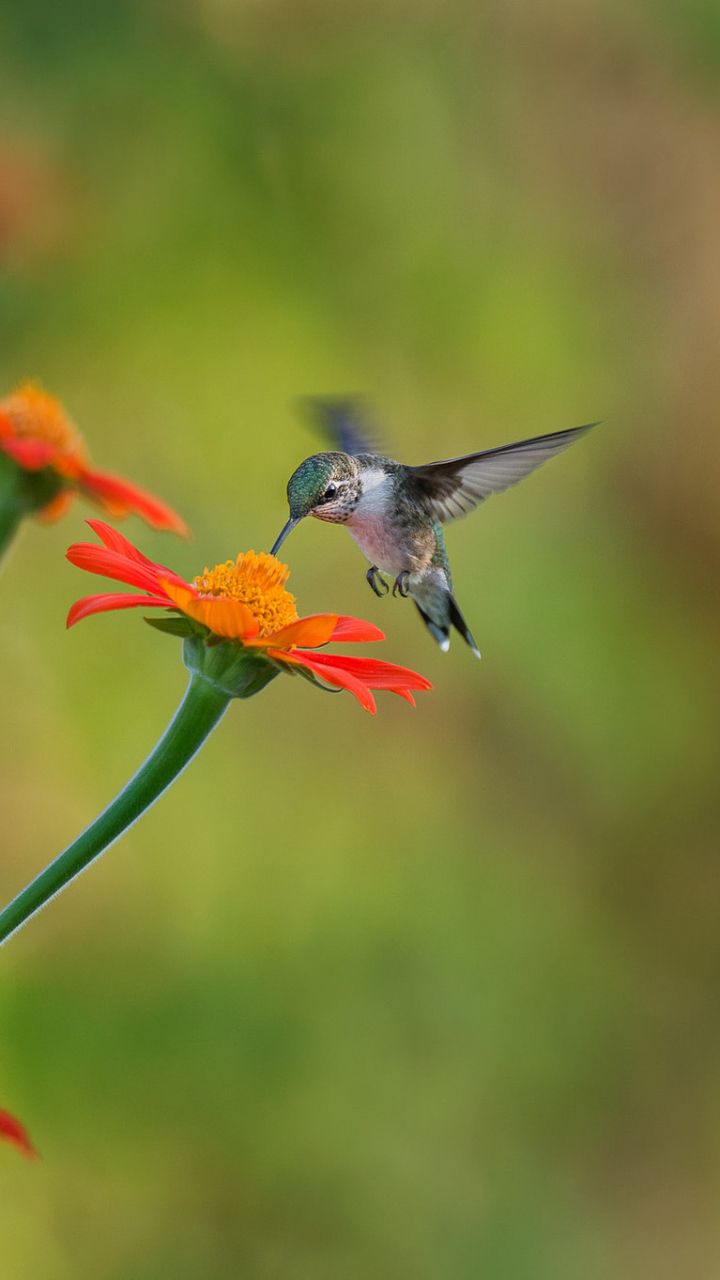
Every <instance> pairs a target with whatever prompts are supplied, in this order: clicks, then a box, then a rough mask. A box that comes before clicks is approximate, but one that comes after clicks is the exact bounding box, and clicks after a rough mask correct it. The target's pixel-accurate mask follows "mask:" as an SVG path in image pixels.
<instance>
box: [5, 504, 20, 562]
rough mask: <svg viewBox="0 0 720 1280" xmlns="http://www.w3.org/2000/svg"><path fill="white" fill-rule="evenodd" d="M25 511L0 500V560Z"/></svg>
mask: <svg viewBox="0 0 720 1280" xmlns="http://www.w3.org/2000/svg"><path fill="white" fill-rule="evenodd" d="M24 514H25V512H24V511H23V510H22V508H21V507H16V506H13V505H11V504H10V503H2V502H0V560H2V558H3V556H4V554H5V551H6V549H7V547H8V546H9V545H10V543H11V542H12V540H13V538H14V537H15V534H16V532H17V528H18V525H19V524H20V521H21V520H22V518H23V516H24Z"/></svg>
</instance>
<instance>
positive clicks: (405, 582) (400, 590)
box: [393, 569, 410, 598]
mask: <svg viewBox="0 0 720 1280" xmlns="http://www.w3.org/2000/svg"><path fill="white" fill-rule="evenodd" d="M409 583H410V574H409V572H408V570H407V569H403V571H402V573H399V574H398V576H397V578H396V579H395V582H394V584H393V595H394V596H403V598H404V597H405V596H406V595H407V594H408V591H409V590H410V587H409Z"/></svg>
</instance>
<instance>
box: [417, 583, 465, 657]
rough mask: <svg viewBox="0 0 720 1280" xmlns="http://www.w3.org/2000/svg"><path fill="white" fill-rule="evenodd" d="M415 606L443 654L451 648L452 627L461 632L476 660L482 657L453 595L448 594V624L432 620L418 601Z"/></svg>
mask: <svg viewBox="0 0 720 1280" xmlns="http://www.w3.org/2000/svg"><path fill="white" fill-rule="evenodd" d="M414 604H415V608H416V609H417V611H418V613H419V614H420V617H421V618H422V620H423V622H424V623H425V626H426V627H427V629H428V631H429V632H430V635H431V636H432V638H433V640H435V641H436V642H437V643H438V644H439V645H440V648H441V649H442V651H443V653H447V651H448V649H449V648H450V627H451V626H453V627H454V628H455V630H456V631H459V633H460V635H461V636H462V638H463V640H464V641H465V643H466V644H467V645H469V647H470V648H471V649H472V651H473V653H474V654H475V657H476V658H479V657H480V650H479V649H478V647H477V645H476V643H475V640H474V639H473V635H472V632H471V630H470V628H469V626H468V624H467V622H466V621H465V619H464V618H463V616H462V614H461V612H460V609H459V607H458V602H457V600H456V599H455V597H454V596H453V595H451V594H450V593H448V595H447V605H448V616H447V622H438V621H437V619H435V618H431V617H430V615H429V614H428V613H426V612H425V610H424V609H423V607H422V605H421V604H418V602H417V600H415V601H414Z"/></svg>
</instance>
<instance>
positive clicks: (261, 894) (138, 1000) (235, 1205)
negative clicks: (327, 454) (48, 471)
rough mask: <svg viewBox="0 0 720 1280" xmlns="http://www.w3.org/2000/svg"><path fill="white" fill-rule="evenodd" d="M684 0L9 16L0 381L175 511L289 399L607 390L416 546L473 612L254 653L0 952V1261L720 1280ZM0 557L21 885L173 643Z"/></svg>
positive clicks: (711, 607) (712, 78) (135, 757)
mask: <svg viewBox="0 0 720 1280" xmlns="http://www.w3.org/2000/svg"><path fill="white" fill-rule="evenodd" d="M717 13H718V10H717V7H716V5H715V3H714V0H693V2H692V3H690V4H686V5H683V6H678V5H671V4H670V3H668V2H667V0H663V2H662V3H659V2H657V0H656V2H655V3H650V0H644V2H641V3H638V4H637V5H635V6H632V7H631V8H628V6H626V5H621V4H619V3H617V2H616V0H581V2H579V3H578V0H573V3H572V4H571V3H569V2H568V0H535V2H534V0H513V2H508V3H500V2H499V0H491V2H490V3H488V4H483V5H478V4H473V3H466V4H463V3H462V2H459V0H458V2H454V0H453V2H448V0H413V2H412V3H409V2H408V3H406V2H404V0H397V2H396V3H394V4H387V3H383V4H380V3H377V0H363V2H362V3H360V2H356V0H347V2H346V3H343V4H337V3H334V2H333V0H303V2H300V0H296V3H289V2H286V3H283V2H282V0H264V2H262V3H261V0H245V2H244V3H240V2H237V3H235V2H233V0H146V2H145V3H140V2H137V3H127V2H123V3H121V2H119V0H118V2H116V3H113V4H106V5H97V4H92V3H90V2H89V0H64V3H62V4H57V3H52V0H24V3H22V4H20V3H15V4H12V3H11V4H9V5H5V6H3V7H2V10H1V11H0V114H1V116H2V121H3V124H2V140H1V142H0V260H1V269H0V270H1V273H0V375H1V377H0V382H1V387H0V393H2V394H5V393H6V392H7V391H8V390H9V389H10V388H11V387H12V386H13V385H14V384H15V383H16V382H18V381H20V380H21V379H24V378H27V377H35V378H37V379H39V380H41V381H42V382H43V383H44V385H45V386H46V387H47V389H48V390H50V391H53V392H54V393H56V394H57V395H59V396H60V397H61V398H62V399H63V401H64V403H65V405H66V406H67V409H68V411H69V412H70V413H71V414H72V415H73V416H74V418H75V419H76V421H77V423H78V425H79V426H80V428H81V429H82V430H83V432H84V433H85V435H86V438H87V440H88V442H89V445H90V447H91V451H92V455H93V459H94V461H95V462H96V463H97V465H99V466H102V467H104V468H106V469H112V470H115V471H118V472H120V473H121V474H125V475H127V476H128V477H131V478H133V479H134V480H136V481H137V482H138V483H140V484H143V485H145V486H146V487H148V488H151V489H154V490H156V491H157V492H158V493H160V494H161V495H162V496H163V497H165V498H166V499H167V500H168V501H170V502H172V503H173V504H175V505H176V506H177V507H178V508H179V510H180V511H181V512H182V513H183V514H184V515H185V516H186V517H187V518H188V520H189V521H190V523H191V525H192V527H193V530H194V535H195V536H194V542H193V543H189V544H181V543H179V542H177V541H175V540H173V539H172V538H170V537H169V536H167V535H166V536H163V535H157V534H152V533H150V532H149V531H148V530H147V529H146V528H145V527H144V526H142V525H141V524H140V522H138V521H135V520H130V521H128V522H127V523H126V524H125V526H124V528H125V531H126V532H127V533H128V534H129V535H130V536H131V537H132V538H134V539H136V540H137V541H138V542H139V544H140V545H141V546H142V548H143V549H144V550H145V551H146V552H148V553H149V554H154V555H156V556H157V557H158V558H160V559H163V560H168V561H170V563H171V564H172V565H173V566H174V567H175V568H176V569H177V570H178V571H180V572H183V573H185V574H188V575H190V574H193V573H194V572H196V571H198V570H199V569H201V568H202V567H203V565H204V564H205V563H206V562H210V563H213V562H214V561H215V560H220V559H225V558H226V557H228V556H230V555H234V554H235V552H236V551H238V550H240V549H245V548H247V547H249V546H253V547H256V548H262V547H267V546H268V545H269V544H270V542H271V541H272V539H273V538H274V536H275V534H276V533H277V531H278V530H279V528H280V525H281V523H282V521H283V520H284V518H285V502H284V486H285V482H286V479H287V476H288V474H289V472H290V471H291V470H292V469H293V467H294V466H295V465H296V464H297V463H298V462H299V461H300V459H301V458H302V457H304V456H305V455H306V454H307V453H309V452H312V451H313V449H314V448H315V447H316V444H315V441H314V439H313V437H312V435H311V434H310V433H309V432H308V430H307V429H306V427H305V426H304V425H303V424H302V423H301V422H300V421H299V419H298V417H297V415H296V413H295V411H294V408H293V401H294V398H295V397H296V396H298V395H300V394H303V393H320V392H325V393H342V392H346V391H362V392H364V393H365V394H366V395H367V396H368V397H369V398H370V399H371V401H372V403H373V405H374V406H375V410H376V415H377V419H378V422H379V424H380V431H381V435H382V437H383V438H384V441H385V442H386V444H387V446H388V448H389V449H390V451H393V452H395V453H396V455H397V456H399V457H401V458H402V459H403V460H406V461H409V462H422V461H428V460H430V459H433V458H437V457H443V456H450V455H453V454H457V453H461V452H466V451H469V450H472V449H478V448H483V447H487V446H490V445H493V444H497V443H501V442H504V441H507V440H511V439H514V438H520V437H522V436H527V435H532V434H535V433H540V432H545V431H551V430H557V429H560V428H562V427H567V426H573V425H576V424H578V423H580V422H585V421H588V420H590V419H594V418H602V419H604V421H605V425H604V426H603V427H602V428H601V429H599V430H598V431H597V432H595V433H593V435H592V436H591V437H589V438H588V439H586V440H584V441H583V442H582V444H580V445H578V447H577V448H576V449H573V450H572V451H571V452H570V453H568V454H566V455H564V456H563V458H561V459H560V460H558V461H557V462H555V463H553V464H552V465H551V466H549V467H547V468H545V469H544V470H543V471H542V472H541V473H539V474H538V475H537V476H536V477H533V478H531V479H529V480H528V481H527V482H526V483H525V484H524V485H523V486H522V487H521V488H519V489H516V490H513V491H511V492H510V493H509V494H507V495H506V496H504V497H502V498H498V499H496V500H495V501H493V502H491V503H489V504H488V506H487V507H486V508H484V509H483V510H481V511H480V512H479V513H478V514H477V515H475V516H473V517H471V518H470V519H468V520H466V521H464V522H461V523H459V524H458V525H457V526H454V527H453V528H451V530H450V532H449V537H448V541H449V546H450V551H451V556H452V560H453V564H454V569H455V575H456V586H457V593H458V597H459V599H460V602H461V605H462V606H463V608H464V610H465V612H466V614H467V617H468V620H469V622H470V625H471V626H472V629H473V631H474V632H475V634H476V636H477V638H478V642H479V644H480V648H481V649H482V651H483V662H482V663H481V664H478V663H476V662H475V660H474V659H473V658H472V656H471V655H470V653H469V651H468V650H467V649H465V647H464V646H463V645H462V644H461V643H460V642H456V643H455V644H454V646H453V649H452V652H451V653H450V655H449V657H445V656H443V655H442V654H440V653H439V651H437V650H436V648H435V647H434V646H433V644H432V642H431V641H430V639H429V637H428V636H427V635H426V634H425V632H424V631H423V629H422V628H421V627H420V625H419V624H418V622H417V619H416V617H415V613H414V610H412V609H411V607H410V606H409V604H408V605H403V604H402V603H399V602H393V601H392V600H387V601H384V602H380V601H376V600H375V599H374V597H373V596H371V594H370V592H369V591H368V589H367V586H366V584H365V581H364V567H365V566H364V563H363V561H362V558H361V557H360V555H359V553H358V551H357V549H356V548H355V547H354V545H353V544H352V542H351V540H350V539H349V538H348V536H347V535H346V533H345V532H344V531H341V530H336V529H332V528H327V527H323V526H321V525H319V524H318V523H316V522H310V521H308V522H307V524H306V525H305V526H303V527H302V528H301V529H300V530H299V531H298V532H297V533H296V534H294V536H293V539H292V541H291V542H290V543H289V544H288V547H287V551H288V556H289V558H290V563H291V566H292V573H293V576H292V580H291V585H292V587H293V589H294V590H295V592H296V594H297V596H298V600H299V605H300V608H301V611H302V612H312V611H315V610H324V609H328V608H331V609H334V610H341V611H345V612H348V613H354V614H357V615H359V616H361V617H366V618H370V619H373V620H374V621H376V622H378V623H379V624H380V625H382V626H383V628H384V629H385V630H386V631H387V634H388V640H387V643H386V645H385V646H384V654H383V656H386V657H388V658H390V659H395V660H396V661H401V662H405V663H406V664H408V665H410V666H414V667H416V668H417V669H419V670H421V671H422V672H424V673H425V674H426V675H428V676H429V677H430V678H431V679H432V680H433V682H434V685H435V690H434V692H433V693H432V694H429V695H427V696H423V697H422V698H421V700H420V704H419V707H418V710H417V711H415V712H412V711H411V710H410V709H409V708H408V707H407V706H405V705H404V704H403V703H401V702H400V701H399V700H396V699H392V698H388V697H385V698H384V699H381V706H380V713H379V715H378V717H377V719H376V720H371V719H370V717H367V716H365V715H364V714H363V712H362V711H361V710H360V709H359V708H358V707H357V705H356V704H355V703H354V702H353V701H352V699H350V698H349V697H342V698H337V699H333V698H324V697H321V696H320V695H318V694H316V693H315V692H314V691H313V690H312V689H310V688H309V687H308V686H307V685H305V684H304V683H301V682H300V681H290V680H285V679H282V680H278V681H276V682H275V683H274V684H273V685H272V687H271V688H270V689H269V690H268V691H267V692H266V693H265V694H264V695H263V696H262V697H260V698H257V699H256V700H254V701H252V702H249V703H247V704H245V705H236V706H235V707H233V708H232V710H231V713H230V714H229V715H228V717H227V718H226V720H225V721H224V722H223V724H222V726H221V727H220V729H219V731H218V732H217V734H216V735H215V736H214V737H213V738H212V740H211V741H210V743H209V744H208V746H207V747H206V749H205V750H204V751H203V753H202V755H201V756H200V757H199V759H198V760H197V761H196V762H195V763H194V765H193V766H192V769H191V770H190V772H189V773H188V774H187V775H185V776H184V777H183V778H182V779H181V781H180V782H179V783H178V785H177V786H176V787H175V788H174V789H173V790H172V792H171V793H170V794H169V795H167V796H166V797H165V798H164V799H163V800H162V801H161V803H160V804H159V805H158V806H157V807H156V808H155V809H154V810H153V811H152V813H151V814H149V815H148V816H147V817H145V818H144V819H143V821H142V822H141V823H140V824H139V825H138V826H137V827H136V828H135V829H134V830H133V831H132V832H131V833H130V834H129V835H128V836H127V837H126V838H125V839H124V840H123V841H122V843H121V844H120V845H118V846H117V847H115V848H114V849H113V850H112V852H111V853H110V854H109V855H108V856H107V857H106V858H105V859H104V860H103V861H102V862H101V863H99V864H98V865H97V866H96V867H94V868H93V869H92V871H91V872H89V873H88V874H87V875H86V876H85V877H84V878H83V879H82V880H81V881H80V882H79V883H78V884H76V885H75V886H74V887H73V888H72V890H71V891H69V892H67V893H66V895H65V896H64V897H63V898H62V899H61V900H60V901H58V902H56V903H54V904H52V906H51V907H50V908H49V909H48V910H47V911H46V912H45V913H44V914H43V915H42V916H41V917H39V918H38V919H37V920H35V921H34V922H33V924H32V925H31V926H30V927H28V928H27V930H26V931H25V932H23V933H22V934H21V935H20V936H18V938H17V939H15V940H14V941H13V943H12V944H11V945H10V946H9V947H8V948H7V949H6V950H3V952H2V965H1V967H0V1025H1V1028H2V1031H1V1040H0V1104H1V1105H3V1106H6V1107H9V1108H11V1109H12V1110H13V1111H15V1112H17V1113H18V1114H19V1115H21V1116H22V1117H23V1119H24V1120H25V1121H26V1122H27V1124H28V1125H29V1127H30V1129H31V1132H32V1134H33V1137H34V1138H35V1140H36V1142H37V1144H38V1146H39V1147H40V1148H41V1150H42V1153H43V1157H44V1159H43V1162H42V1164H40V1165H36V1166H34V1165H29V1164H28V1165H26V1164H24V1163H23V1162H22V1161H20V1160H18V1158H17V1157H16V1156H15V1154H14V1153H13V1152H12V1151H11V1150H10V1149H9V1148H7V1147H6V1148H0V1187H1V1191H0V1237H1V1238H2V1241H3V1245H2V1256H3V1263H2V1270H3V1275H6V1276H8V1277H12V1280H71V1278H72V1280H85V1277H88V1278H89V1277H92V1278H93V1280H125V1278H126V1277H132V1278H133V1280H158V1278H160V1277H162V1278H163V1280H164V1277H168V1276H172V1277H173V1278H174V1280H199V1278H200V1277H205V1276H214V1277H225V1276H228V1277H236V1276H242V1277H249V1278H251V1280H255V1278H256V1277H257V1278H258V1280H265V1278H271V1280H310V1278H312V1280H337V1278H340V1277H341V1278H342V1280H366V1277H370V1276H372V1277H377V1278H378V1280H405V1278H406V1277H407V1278H412V1280H440V1278H443V1280H444V1278H446V1277H447V1278H448V1280H475V1278H476V1277H479V1276H483V1277H485V1276H487V1277H492V1278H494V1277H499V1278H502V1280H576V1278H577V1277H580V1276H582V1277H583V1280H585V1278H587V1277H613V1280H630V1278H631V1277H632V1280H636V1278H637V1277H641V1276H642V1277H645V1276H647V1277H653V1280H657V1278H658V1277H661V1278H662V1277H673V1280H675V1278H676V1277H677V1276H678V1275H681V1276H683V1277H684V1280H688V1278H690V1280H694V1278H695V1277H697V1280H707V1277H709V1276H711V1275H716V1274H720V1229H719V1225H718V1224H719V1222H720V1219H719V1218H718V1213H717V1205H718V1195H719V1194H720V1159H719V1158H718V1156H719V1152H718V1146H719V1137H720V1088H719V1085H718V1080H719V1078H720V980H719V977H718V975H719V973H720V932H719V930H718V916H719V914H720V877H719V875H718V847H717V831H718V818H719V817H720V813H719V811H718V763H719V760H718V718H719V711H720V707H719V705H718V704H719V701H720V699H719V693H720V677H719V675H718V661H717V639H718V620H719V616H718V615H719V606H718V596H717V586H716V583H717V571H718V561H719V558H720V515H719V507H718V500H717V466H718V454H719V452H720V446H719V444H718V440H719V438H720V437H719V436H718V429H717V406H718V402H719V398H720V386H719V385H718V368H719V365H718V344H719V342H720V248H719V241H718V226H719V225H720V179H719V177H718V172H719V171H718V154H720V92H719V91H718V70H719V68H720V24H719V23H718V17H717ZM83 514H90V509H89V508H87V509H86V510H85V511H83V510H82V509H81V506H80V505H78V506H77V507H76V508H75V510H74V511H73V513H72V514H71V516H70V517H69V518H67V519H65V520H64V521H63V522H62V523H61V524H58V525H55V526H53V527H50V528H43V527H41V526H39V525H37V524H28V525H27V526H26V527H25V528H24V530H23V532H22V535H21V537H20V538H19V540H18V542H17V544H16V545H15V546H14V548H13V549H12V551H11V554H10V556H9V557H8V560H7V562H6V563H5V564H4V566H3V582H2V585H3V599H4V608H3V609H2V611H1V613H2V620H1V621H0V656H1V660H2V695H1V696H2V707H3V719H4V732H3V734H2V743H1V745H0V752H1V756H2V759H1V763H0V788H1V793H2V794H1V798H2V814H3V819H2V827H3V832H4V836H3V855H2V859H1V860H0V892H1V894H2V898H3V900H5V899H7V898H8V897H10V896H11V895H12V894H13V893H14V892H15V891H16V890H17V889H18V888H20V886H21V885H22V884H23V883H24V882H25V881H26V880H27V879H28V878H30V876H31V875H32V874H34V873H35V871H37V870H38V869H39V868H40V867H41V866H42V865H43V864H44V863H45V861H46V860H47V859H48V857H49V856H50V855H51V854H53V853H55V852H57V851H58V850H59V849H60V848H61V847H62V846H63V845H64V844H65V843H66V842H67V841H68V840H70V839H71V838H72V837H73V836H74V835H75V834H76V833H77V832H78V831H79V830H80V829H81V828H82V827H83V826H84V825H85V824H86V822H87V821H89V820H90V819H91V818H92V817H94V816H95V814H96V813H97V812H98V810H99V809H100V808H101V807H102V805H103V804H104V803H105V802H106V801H107V800H108V799H110V798H111V796H112V795H114V794H115V792H116V791H117V790H118V789H119V787H120V786H121V785H122V784H123V783H124V782H125V781H126V780H127V778H128V777H129V776H130V774H131V772H132V771H133V770H134V768H135V767H136V765H137V764H138V763H139V762H140V760H141V759H142V758H143V756H144V755H145V753H146V752H147V750H148V749H149V748H150V747H151V746H152V744H153V743H154V742H155V740H156V738H157V736H158V735H159V733H160V731H161V730H162V729H163V727H164V725H165V723H166V722H167V720H168V718H169V716H170V715H171V713H172V711H173V709H174V707H175V705H176V703H177V701H178V699H179V697H180V694H181V692H182V689H183V687H184V671H183V668H182V665H181V662H180V656H179V652H178V646H177V645H176V643H175V642H174V641H172V640H170V639H168V638H165V637H161V636H159V635H157V634H156V633H154V632H153V631H151V630H150V628H147V627H144V626H143V625H142V624H141V622H140V619H139V617H138V616H136V615H135V614H132V615H130V614H128V615H117V616H111V617H101V618H97V619H92V620H91V621H89V622H87V623H84V624H83V625H82V627H79V628H78V629H77V630H76V631H74V632H72V633H70V634H69V635H68V634H66V633H65V631H64V627H63V624H64V615H65V611H66V609H67V606H68V605H69V603H70V602H71V601H72V600H73V599H74V598H76V597H77V596H79V595H81V594H85V593H86V592H87V591H88V590H90V589H92V587H91V585H90V584H89V583H88V581H87V579H83V577H82V576H81V575H80V574H79V573H78V572H77V570H75V569H73V568H71V567H70V566H69V565H68V564H67V563H66V562H65V561H64V560H63V552H64V550H65V548H66V546H67V545H68V543H69V542H70V541H72V540H75V539H77V537H78V536H79V535H81V533H82V530H83V528H84V526H83V525H82V523H81V518H82V515H83Z"/></svg>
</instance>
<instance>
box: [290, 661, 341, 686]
mask: <svg viewBox="0 0 720 1280" xmlns="http://www.w3.org/2000/svg"><path fill="white" fill-rule="evenodd" d="M283 671H286V672H287V673H288V675H291V676H300V677H301V678H302V679H303V680H307V682H308V684H312V685H314V686H315V688H316V689H321V690H322V692H323V693H342V692H343V690H342V689H341V688H340V687H339V686H338V685H335V686H330V685H329V684H324V683H323V681H322V680H319V679H318V677H317V675H316V674H315V672H314V671H310V670H309V669H308V668H307V667H299V666H297V667H296V666H294V665H293V666H291V665H290V664H288V666H287V667H283Z"/></svg>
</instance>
